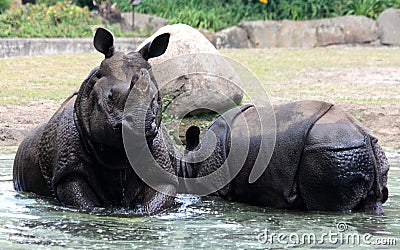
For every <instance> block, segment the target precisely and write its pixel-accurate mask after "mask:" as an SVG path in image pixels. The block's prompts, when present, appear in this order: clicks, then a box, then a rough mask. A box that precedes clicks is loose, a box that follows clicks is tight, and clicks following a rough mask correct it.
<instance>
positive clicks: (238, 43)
mask: <svg viewBox="0 0 400 250" xmlns="http://www.w3.org/2000/svg"><path fill="white" fill-rule="evenodd" d="M215 45H216V47H217V49H221V48H250V47H251V44H250V40H249V38H248V36H247V32H246V30H244V29H242V28H240V27H238V26H234V27H230V28H227V29H224V30H221V31H219V32H217V34H216V44H215Z"/></svg>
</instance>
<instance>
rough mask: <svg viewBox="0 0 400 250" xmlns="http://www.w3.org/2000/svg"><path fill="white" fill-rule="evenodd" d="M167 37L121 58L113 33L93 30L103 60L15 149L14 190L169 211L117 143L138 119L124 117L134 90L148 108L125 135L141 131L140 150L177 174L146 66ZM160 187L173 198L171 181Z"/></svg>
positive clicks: (84, 203) (76, 203)
mask: <svg viewBox="0 0 400 250" xmlns="http://www.w3.org/2000/svg"><path fill="white" fill-rule="evenodd" d="M168 38H169V35H168V34H163V35H161V36H160V37H158V38H156V39H155V40H154V41H152V42H151V43H149V44H148V45H147V46H145V48H144V49H143V50H141V51H138V52H130V53H128V54H124V53H121V52H114V47H113V36H112V34H111V33H109V32H108V31H107V30H105V29H101V28H100V29H98V30H97V32H96V35H95V38H94V45H95V47H96V49H97V50H98V51H100V52H101V53H103V54H104V55H105V59H104V60H103V61H102V63H101V65H100V66H99V67H97V68H95V69H93V70H92V72H91V73H90V74H89V76H88V77H87V79H86V80H85V81H84V82H83V83H82V85H81V87H80V89H79V91H78V92H77V93H74V94H73V95H72V96H71V97H69V98H68V99H67V100H66V101H65V102H64V104H63V105H62V106H61V107H60V108H59V110H58V111H57V112H56V113H55V114H54V115H53V117H52V118H51V119H50V120H49V122H47V123H46V124H43V125H41V126H39V127H38V128H36V129H34V130H33V131H32V132H31V133H30V134H29V135H28V136H27V137H26V139H25V140H24V141H23V142H22V143H21V145H20V147H19V149H18V151H17V154H16V158H15V161H14V167H13V181H14V188H15V189H16V190H17V191H28V192H34V193H37V194H39V195H43V196H52V197H56V198H57V199H58V200H59V201H60V203H61V204H63V205H66V206H73V207H78V208H83V209H92V208H94V207H98V206H102V207H103V206H123V207H127V208H135V207H137V206H141V207H142V209H143V212H144V213H147V214H153V213H157V212H160V211H162V210H164V209H166V208H169V207H170V206H171V205H172V203H173V197H172V196H170V195H166V194H164V193H159V192H157V191H155V190H154V189H152V188H151V187H149V186H147V185H146V184H145V183H144V182H143V181H142V180H141V179H140V178H139V177H138V176H137V175H136V173H135V172H134V170H133V168H132V167H131V166H130V164H129V161H128V158H127V156H126V153H125V149H124V146H123V141H122V122H123V118H124V117H126V116H131V117H135V115H137V114H136V113H129V112H128V113H124V106H125V103H126V100H127V98H128V94H129V93H130V91H131V90H133V89H135V91H136V94H137V95H136V96H135V97H136V98H139V100H138V102H139V103H142V104H143V105H146V106H145V107H148V108H147V110H146V111H145V112H144V114H146V117H145V119H144V120H145V122H144V123H145V124H141V123H139V122H138V123H137V124H136V120H132V119H131V120H130V121H131V124H128V129H131V130H132V131H131V132H132V133H136V132H137V133H140V131H144V133H145V135H143V141H139V142H138V144H139V145H142V148H144V149H147V148H149V150H150V151H151V152H154V159H155V161H156V162H157V163H158V164H159V166H161V167H162V168H163V169H164V170H166V171H168V172H169V173H171V174H175V170H174V168H173V166H174V165H175V163H173V161H174V158H173V157H172V156H170V155H169V154H168V151H167V149H166V146H165V145H164V140H163V139H162V138H164V137H165V136H164V134H165V133H166V131H165V129H163V126H162V125H161V123H160V122H161V98H160V96H159V95H158V94H157V93H156V94H155V95H153V93H151V86H153V87H155V88H157V86H156V84H155V80H154V78H153V76H152V75H151V73H150V72H151V70H150V64H149V63H148V62H147V59H149V58H151V57H155V56H158V55H160V54H162V53H164V51H165V49H166V47H167V45H168ZM150 85H151V86H150ZM151 97H152V98H153V99H151ZM142 98H143V100H142ZM149 100H151V101H150V102H151V105H150V106H148V104H149ZM132 112H133V111H132ZM140 129H142V130H140ZM145 136H146V137H145ZM165 138H168V137H165ZM165 138H164V139H165ZM160 185H162V187H163V188H164V190H166V193H168V194H171V195H174V194H175V193H176V189H177V180H176V179H169V180H168V181H167V182H165V183H160Z"/></svg>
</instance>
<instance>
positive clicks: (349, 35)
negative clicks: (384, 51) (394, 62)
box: [215, 9, 400, 48]
mask: <svg viewBox="0 0 400 250" xmlns="http://www.w3.org/2000/svg"><path fill="white" fill-rule="evenodd" d="M339 44H382V45H395V46H399V45H400V9H387V10H385V11H384V12H382V13H381V14H380V16H379V18H378V20H377V21H375V20H373V19H370V18H367V17H365V16H352V15H349V16H341V17H334V18H326V19H318V20H308V21H291V20H283V21H242V22H240V23H239V24H238V25H237V26H235V27H230V28H227V29H224V30H221V31H219V32H217V33H216V39H215V46H216V47H217V48H271V47H297V48H314V47H321V46H329V45H339Z"/></svg>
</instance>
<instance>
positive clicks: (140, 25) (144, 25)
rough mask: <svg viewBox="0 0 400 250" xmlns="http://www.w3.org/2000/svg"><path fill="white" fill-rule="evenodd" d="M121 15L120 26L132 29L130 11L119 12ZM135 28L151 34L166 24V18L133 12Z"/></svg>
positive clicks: (127, 29)
mask: <svg viewBox="0 0 400 250" xmlns="http://www.w3.org/2000/svg"><path fill="white" fill-rule="evenodd" d="M121 16H122V20H123V21H122V24H123V25H122V28H123V30H125V31H131V30H132V12H125V13H121ZM134 24H135V30H136V31H139V32H145V33H147V34H152V33H154V32H155V31H156V30H158V29H159V28H161V27H163V26H165V25H167V24H168V20H167V19H165V18H161V17H158V16H152V15H149V14H142V13H135V23H134Z"/></svg>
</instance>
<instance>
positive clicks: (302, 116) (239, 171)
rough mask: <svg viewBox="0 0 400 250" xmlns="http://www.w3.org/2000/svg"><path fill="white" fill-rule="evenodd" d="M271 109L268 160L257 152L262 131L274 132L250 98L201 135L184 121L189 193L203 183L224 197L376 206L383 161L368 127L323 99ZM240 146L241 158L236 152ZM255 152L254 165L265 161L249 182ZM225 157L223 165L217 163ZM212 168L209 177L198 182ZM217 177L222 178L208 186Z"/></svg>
mask: <svg viewBox="0 0 400 250" xmlns="http://www.w3.org/2000/svg"><path fill="white" fill-rule="evenodd" d="M274 110H275V117H276V141H275V148H274V149H273V153H272V156H271V158H270V160H269V158H268V157H267V158H263V155H261V157H259V156H260V155H258V154H259V151H260V143H261V140H262V138H263V137H264V138H268V137H269V136H271V134H273V133H271V131H268V130H264V132H261V129H260V125H261V124H260V122H261V120H260V118H259V116H260V113H262V112H268V110H265V109H263V108H258V109H257V108H255V107H254V106H251V105H246V106H242V107H238V108H235V109H233V110H230V111H228V112H227V113H225V114H223V115H222V116H221V117H220V118H218V119H217V120H216V121H215V122H214V123H213V124H212V125H211V126H210V127H209V128H208V130H206V132H205V133H204V135H203V137H202V138H203V139H202V140H201V141H200V140H199V129H198V128H197V127H190V128H189V129H188V130H187V131H186V142H187V147H186V149H187V153H186V155H185V157H184V158H183V159H182V160H181V161H180V163H181V164H180V166H179V168H180V170H179V176H181V177H186V178H189V179H185V180H186V181H188V180H189V181H190V180H193V179H191V178H194V177H196V178H197V180H198V181H197V182H195V183H196V185H197V186H196V185H192V186H191V188H190V187H187V186H188V184H187V182H185V181H184V182H183V183H182V184H181V185H182V186H181V187H185V186H186V187H185V188H184V190H186V192H193V193H195V192H197V191H198V190H207V189H208V190H209V191H210V193H211V192H212V191H215V192H213V193H212V194H213V195H217V196H220V197H222V198H224V199H227V200H230V201H237V202H243V203H247V204H252V205H259V206H266V207H272V208H280V209H299V210H314V211H315V210H319V211H324V210H325V211H349V210H364V211H368V212H371V213H374V214H380V213H382V204H383V203H384V202H385V201H386V200H387V198H388V189H387V187H386V183H387V174H388V170H389V164H388V161H387V159H386V156H385V154H384V152H383V150H382V149H381V147H380V146H379V144H378V143H377V141H378V140H377V139H376V137H375V136H374V135H373V134H372V133H371V132H370V131H369V130H368V129H367V128H365V127H364V126H363V125H361V124H360V123H359V122H358V121H356V120H355V119H354V118H353V117H352V116H351V115H349V114H348V113H346V112H344V111H342V110H341V109H339V108H338V107H336V106H334V105H332V104H329V103H326V102H318V101H300V102H294V103H288V104H284V105H280V106H276V107H274ZM271 119H272V118H271ZM245 130H247V131H245ZM213 138H214V139H213ZM266 141H267V142H268V140H266ZM246 143H247V144H246ZM234 144H235V146H236V151H235V152H232V147H233V146H234ZM264 146H267V147H268V146H270V145H264ZM241 151H244V152H245V153H244V156H245V157H244V159H239V158H240V157H239V156H237V155H240V154H242V152H241ZM263 152H265V150H264V151H263ZM242 156H243V154H242ZM257 157H259V158H260V159H261V161H260V162H258V164H259V165H258V166H262V165H263V164H264V165H265V166H266V169H265V171H264V172H262V174H261V175H260V176H259V178H258V179H257V180H256V181H255V182H252V183H250V182H249V177H250V175H251V172H252V170H253V167H254V165H255V164H256V159H257ZM228 158H230V159H228ZM260 159H259V160H260ZM224 164H227V166H228V168H225V170H224V171H221V169H222V166H224ZM217 170H218V171H219V172H217ZM211 174H215V176H214V177H213V178H212V180H213V181H214V183H207V182H204V181H203V182H202V180H201V179H202V178H203V179H204V178H208V177H210V176H211ZM200 177H201V178H200ZM210 178H211V177H210ZM223 181H225V182H226V183H223V184H226V185H225V186H223V187H220V188H218V190H212V188H213V187H216V186H218V184H220V183H218V182H223ZM201 185H203V186H201ZM181 187H180V190H181ZM201 192H202V191H201Z"/></svg>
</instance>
